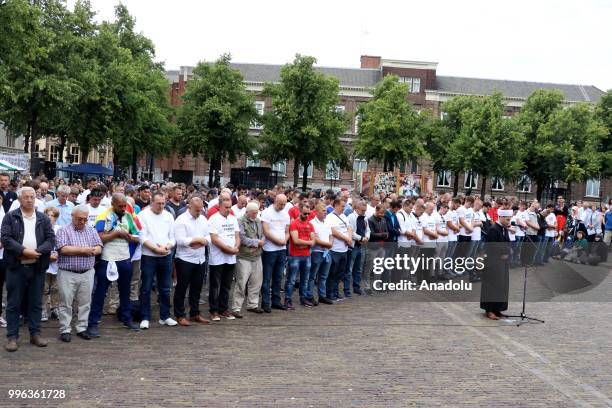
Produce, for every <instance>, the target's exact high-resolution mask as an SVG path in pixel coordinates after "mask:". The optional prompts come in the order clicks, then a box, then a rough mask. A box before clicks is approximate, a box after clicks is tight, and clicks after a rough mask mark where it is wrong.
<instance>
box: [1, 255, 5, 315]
mask: <svg viewBox="0 0 612 408" xmlns="http://www.w3.org/2000/svg"><path fill="white" fill-rule="evenodd" d="M5 276H6V262H4V260H2V259H0V316H1V315H2V296H3V293H4V279H5Z"/></svg>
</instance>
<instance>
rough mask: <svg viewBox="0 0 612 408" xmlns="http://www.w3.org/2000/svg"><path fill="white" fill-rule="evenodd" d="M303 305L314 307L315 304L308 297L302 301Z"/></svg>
mask: <svg viewBox="0 0 612 408" xmlns="http://www.w3.org/2000/svg"><path fill="white" fill-rule="evenodd" d="M302 306H304V307H313V306H314V305H313V304H312V302H311V301H310V300H308V299H306V300H304V301H303V302H302Z"/></svg>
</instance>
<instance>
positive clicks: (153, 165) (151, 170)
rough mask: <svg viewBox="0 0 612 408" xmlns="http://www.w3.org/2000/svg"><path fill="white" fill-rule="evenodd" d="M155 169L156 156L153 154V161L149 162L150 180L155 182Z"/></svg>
mask: <svg viewBox="0 0 612 408" xmlns="http://www.w3.org/2000/svg"><path fill="white" fill-rule="evenodd" d="M154 167H155V156H153V153H151V160H150V161H149V180H150V181H153V170H154Z"/></svg>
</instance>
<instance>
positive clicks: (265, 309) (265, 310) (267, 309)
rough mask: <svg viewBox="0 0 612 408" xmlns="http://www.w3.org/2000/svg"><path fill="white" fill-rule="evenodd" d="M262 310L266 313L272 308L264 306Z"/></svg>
mask: <svg viewBox="0 0 612 408" xmlns="http://www.w3.org/2000/svg"><path fill="white" fill-rule="evenodd" d="M263 311H264V312H266V313H272V308H271V307H270V306H264V307H263Z"/></svg>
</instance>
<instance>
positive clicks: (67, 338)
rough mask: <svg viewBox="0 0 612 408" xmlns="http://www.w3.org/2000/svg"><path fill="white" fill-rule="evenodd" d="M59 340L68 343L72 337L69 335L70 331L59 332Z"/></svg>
mask: <svg viewBox="0 0 612 408" xmlns="http://www.w3.org/2000/svg"><path fill="white" fill-rule="evenodd" d="M60 340H61V341H63V342H64V343H70V340H72V338H71V337H70V333H62V334H60Z"/></svg>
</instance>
